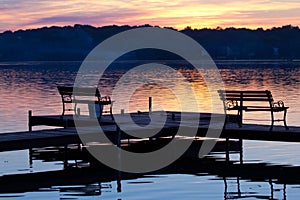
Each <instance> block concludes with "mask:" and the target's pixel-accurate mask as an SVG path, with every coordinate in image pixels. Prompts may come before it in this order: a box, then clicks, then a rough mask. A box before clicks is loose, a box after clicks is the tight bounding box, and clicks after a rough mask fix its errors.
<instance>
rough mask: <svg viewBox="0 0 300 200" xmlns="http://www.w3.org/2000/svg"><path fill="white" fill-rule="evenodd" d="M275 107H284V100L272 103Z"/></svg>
mask: <svg viewBox="0 0 300 200" xmlns="http://www.w3.org/2000/svg"><path fill="white" fill-rule="evenodd" d="M272 106H273V108H284V107H285V106H284V102H283V101H281V100H280V101H275V102H273V103H272Z"/></svg>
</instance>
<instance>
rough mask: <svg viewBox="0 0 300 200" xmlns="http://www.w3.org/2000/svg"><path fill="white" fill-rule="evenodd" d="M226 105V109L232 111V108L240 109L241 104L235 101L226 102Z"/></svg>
mask: <svg viewBox="0 0 300 200" xmlns="http://www.w3.org/2000/svg"><path fill="white" fill-rule="evenodd" d="M224 103H225V107H226V109H232V108H236V107H239V102H238V101H235V100H225V101H224Z"/></svg>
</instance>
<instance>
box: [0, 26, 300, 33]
mask: <svg viewBox="0 0 300 200" xmlns="http://www.w3.org/2000/svg"><path fill="white" fill-rule="evenodd" d="M76 26H91V27H93V28H105V27H113V26H116V27H124V26H128V27H158V28H169V29H173V30H176V31H184V30H219V31H221V30H227V29H237V30H238V29H246V30H252V31H255V30H263V31H267V30H272V29H276V28H284V27H291V28H298V29H300V28H299V26H297V25H292V24H285V25H281V26H273V27H271V28H264V27H256V28H251V27H239V26H237V27H234V26H228V27H221V26H217V27H215V28H212V27H203V28H193V27H192V26H186V27H185V28H182V29H177V28H174V27H169V26H159V25H151V24H141V25H129V24H124V25H117V24H111V25H103V26H95V25H91V24H73V25H63V26H59V25H51V26H41V27H35V28H27V29H17V30H4V31H2V32H0V34H3V33H5V32H12V33H15V32H18V31H31V30H38V29H43V28H54V27H57V28H64V27H73V28H75V27H76Z"/></svg>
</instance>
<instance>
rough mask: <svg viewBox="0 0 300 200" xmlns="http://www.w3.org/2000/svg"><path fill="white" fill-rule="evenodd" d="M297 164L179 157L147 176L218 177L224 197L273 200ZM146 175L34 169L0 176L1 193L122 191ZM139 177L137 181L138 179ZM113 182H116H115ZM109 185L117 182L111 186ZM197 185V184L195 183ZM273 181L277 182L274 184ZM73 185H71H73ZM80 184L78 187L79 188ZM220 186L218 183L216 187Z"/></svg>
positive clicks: (296, 178)
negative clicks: (253, 186)
mask: <svg viewBox="0 0 300 200" xmlns="http://www.w3.org/2000/svg"><path fill="white" fill-rule="evenodd" d="M299 170H300V167H292V166H272V165H268V164H262V163H261V164H242V165H241V164H236V163H233V162H229V163H228V162H226V161H224V160H220V159H216V158H213V157H209V158H204V159H197V158H182V159H179V160H178V161H176V162H175V163H173V164H172V165H170V166H168V167H166V168H164V169H161V170H159V171H156V172H152V173H151V174H150V175H164V174H168V175H170V174H191V175H195V176H201V175H200V174H206V175H213V176H217V177H219V180H223V183H222V182H219V184H221V185H220V187H221V186H223V190H224V199H233V198H247V197H248V198H250V197H256V198H264V199H273V197H274V193H276V194H277V195H279V192H280V193H281V194H280V195H282V197H283V198H282V199H286V193H287V191H286V185H288V184H300V174H299V173H298V172H299ZM144 175H147V174H129V173H120V172H117V171H114V170H112V169H110V168H107V167H104V166H103V165H100V166H99V165H98V166H95V167H82V168H73V167H71V168H66V169H64V170H58V171H50V172H37V173H29V174H16V175H4V176H2V177H0V185H1V187H0V193H21V192H30V191H38V190H39V189H40V188H44V189H47V188H49V189H54V188H57V189H59V190H60V192H61V193H64V192H65V191H68V192H71V193H72V192H73V193H75V194H76V193H78V192H80V193H82V194H83V195H86V196H88V195H98V196H99V195H101V192H103V191H106V190H110V191H111V192H112V190H113V188H115V190H116V191H114V192H124V188H122V181H124V180H136V182H137V183H139V182H141V184H142V183H143V178H144V177H145V178H147V176H144ZM137 179H139V180H137ZM248 181H251V182H257V183H259V184H260V185H263V186H264V187H265V188H267V189H265V190H263V191H253V190H251V189H249V188H245V187H242V186H243V184H246V183H247V182H248ZM114 182H115V183H114ZM110 184H114V185H115V184H116V185H115V187H112V186H111V185H110ZM195 184H197V183H195ZM275 184H276V185H275ZM72 186H73V187H72ZM79 186H80V187H79ZM218 187H219V186H218ZM278 187H280V188H281V189H280V191H279V190H278Z"/></svg>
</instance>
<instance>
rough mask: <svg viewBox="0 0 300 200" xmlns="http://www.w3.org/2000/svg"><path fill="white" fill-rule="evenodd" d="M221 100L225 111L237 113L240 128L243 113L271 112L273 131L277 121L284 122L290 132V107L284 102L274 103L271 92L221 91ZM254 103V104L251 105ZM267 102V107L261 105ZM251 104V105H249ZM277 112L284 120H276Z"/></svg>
mask: <svg viewBox="0 0 300 200" xmlns="http://www.w3.org/2000/svg"><path fill="white" fill-rule="evenodd" d="M218 92H219V95H220V98H221V100H223V102H224V108H225V111H232V110H236V111H237V122H238V124H239V127H241V126H242V122H243V121H242V120H243V111H245V112H270V114H271V127H270V131H271V130H272V129H273V125H274V122H275V121H283V122H284V126H285V128H286V129H287V130H288V126H287V123H286V114H287V110H288V108H289V107H286V106H285V105H284V102H283V101H277V102H276V101H274V99H273V96H272V94H271V91H269V90H264V91H253V90H252V91H247V90H246V91H236V90H219V91H218ZM251 102H252V103H251ZM263 102H265V103H266V105H261V103H263ZM249 104H250V105H249ZM275 112H283V118H282V119H275V118H274V113H275Z"/></svg>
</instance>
